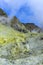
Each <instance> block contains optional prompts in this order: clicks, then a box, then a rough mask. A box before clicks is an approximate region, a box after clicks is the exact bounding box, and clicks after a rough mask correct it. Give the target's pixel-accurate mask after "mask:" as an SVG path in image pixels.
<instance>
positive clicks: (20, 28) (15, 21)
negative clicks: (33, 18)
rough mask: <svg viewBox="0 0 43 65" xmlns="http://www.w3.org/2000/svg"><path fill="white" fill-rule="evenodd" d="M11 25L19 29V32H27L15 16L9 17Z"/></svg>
mask: <svg viewBox="0 0 43 65" xmlns="http://www.w3.org/2000/svg"><path fill="white" fill-rule="evenodd" d="M10 25H11V27H13V28H14V29H16V30H18V31H20V32H24V33H27V30H26V28H25V26H24V25H23V24H22V23H21V22H20V21H19V19H17V17H16V16H14V17H13V18H12V19H11V24H10Z"/></svg>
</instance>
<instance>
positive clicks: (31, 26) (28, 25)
mask: <svg viewBox="0 0 43 65" xmlns="http://www.w3.org/2000/svg"><path fill="white" fill-rule="evenodd" d="M23 24H24V26H25V27H26V29H28V30H29V31H30V32H38V33H40V32H41V31H42V30H41V28H40V27H38V26H37V25H35V24H34V23H23Z"/></svg>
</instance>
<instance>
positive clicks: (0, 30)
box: [0, 9, 43, 65]
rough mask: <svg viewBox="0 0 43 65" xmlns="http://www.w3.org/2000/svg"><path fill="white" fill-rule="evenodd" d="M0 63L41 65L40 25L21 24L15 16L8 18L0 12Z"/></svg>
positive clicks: (42, 42) (41, 34)
mask: <svg viewBox="0 0 43 65" xmlns="http://www.w3.org/2000/svg"><path fill="white" fill-rule="evenodd" d="M1 10H2V9H1ZM2 11H3V10H2ZM3 12H4V11H3ZM3 12H2V13H3ZM0 13H1V11H0ZM5 15H7V14H6V13H5ZM0 65H43V32H42V30H41V29H40V27H38V26H36V25H35V24H33V23H28V24H23V23H21V22H20V21H19V20H18V19H17V17H15V16H14V18H12V19H9V18H8V17H5V16H4V15H3V14H0Z"/></svg>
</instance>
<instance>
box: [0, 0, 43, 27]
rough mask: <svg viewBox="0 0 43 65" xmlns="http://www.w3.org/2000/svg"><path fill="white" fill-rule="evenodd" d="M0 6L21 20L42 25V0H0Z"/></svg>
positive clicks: (11, 15)
mask: <svg viewBox="0 0 43 65" xmlns="http://www.w3.org/2000/svg"><path fill="white" fill-rule="evenodd" d="M0 7H1V8H2V9H3V10H5V11H6V13H7V14H8V15H9V16H10V17H13V16H14V15H16V16H17V17H18V18H19V19H20V21H22V22H25V23H26V22H31V23H35V24H36V25H39V26H40V27H43V0H0Z"/></svg>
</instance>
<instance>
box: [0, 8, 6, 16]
mask: <svg viewBox="0 0 43 65" xmlns="http://www.w3.org/2000/svg"><path fill="white" fill-rule="evenodd" d="M0 16H4V17H7V14H6V13H5V12H4V10H3V9H1V8H0Z"/></svg>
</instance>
